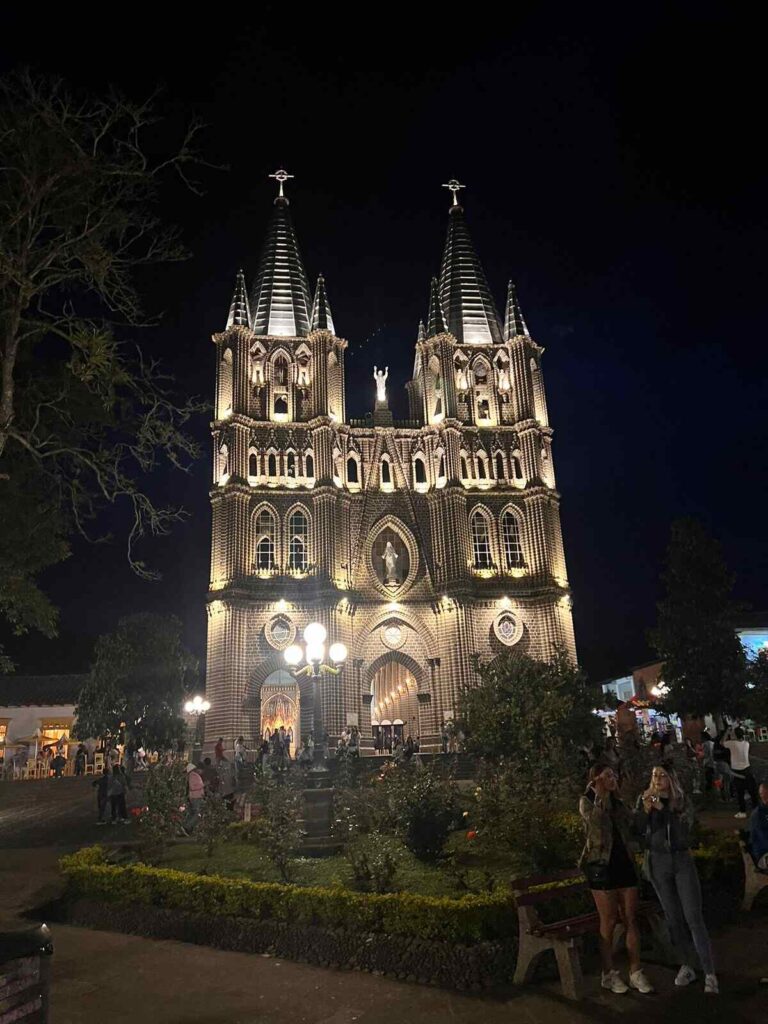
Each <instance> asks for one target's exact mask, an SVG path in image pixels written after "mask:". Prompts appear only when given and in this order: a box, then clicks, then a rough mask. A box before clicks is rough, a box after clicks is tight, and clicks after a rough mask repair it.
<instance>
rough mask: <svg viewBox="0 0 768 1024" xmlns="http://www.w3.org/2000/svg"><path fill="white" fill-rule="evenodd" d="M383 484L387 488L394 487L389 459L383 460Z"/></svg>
mask: <svg viewBox="0 0 768 1024" xmlns="http://www.w3.org/2000/svg"><path fill="white" fill-rule="evenodd" d="M381 482H382V484H385V485H387V486H391V485H392V470H391V469H390V465H389V459H382V460H381Z"/></svg>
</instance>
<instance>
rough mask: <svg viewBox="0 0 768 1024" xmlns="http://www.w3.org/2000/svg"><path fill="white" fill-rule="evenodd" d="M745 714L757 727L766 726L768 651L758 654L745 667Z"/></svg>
mask: <svg viewBox="0 0 768 1024" xmlns="http://www.w3.org/2000/svg"><path fill="white" fill-rule="evenodd" d="M747 687H748V689H749V693H748V694H747V714H748V716H749V717H750V718H751V719H753V720H754V721H755V722H757V723H758V724H759V725H768V651H766V650H765V649H763V650H761V651H759V652H758V655H757V657H756V658H754V659H753V660H751V661H750V662H749V664H748V666H747Z"/></svg>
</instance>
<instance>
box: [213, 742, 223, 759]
mask: <svg viewBox="0 0 768 1024" xmlns="http://www.w3.org/2000/svg"><path fill="white" fill-rule="evenodd" d="M213 756H214V758H215V759H216V764H218V763H219V761H220V760H221V759H222V757H224V737H223V736H219V738H218V740H217V741H216V746H215V747H214V748H213Z"/></svg>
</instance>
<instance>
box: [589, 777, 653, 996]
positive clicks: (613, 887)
mask: <svg viewBox="0 0 768 1024" xmlns="http://www.w3.org/2000/svg"><path fill="white" fill-rule="evenodd" d="M617 790H618V779H617V777H616V773H615V772H614V770H613V768H612V767H611V766H610V765H606V764H602V763H598V764H596V765H594V766H593V767H592V768H591V770H590V773H589V785H588V786H587V789H586V791H585V793H584V795H583V796H582V797H581V799H580V800H579V814H580V815H581V818H582V821H583V823H584V832H585V842H584V849H583V850H582V853H581V857H580V858H579V867H580V868H581V869H582V870H583V871H584V874H585V876H586V878H587V884H588V885H589V888H590V889H591V890H592V898H593V900H594V901H595V906H596V908H597V913H598V915H599V918H600V940H599V941H600V960H601V962H602V968H603V972H602V977H601V979H600V984H601V985H602V987H603V988H605V989H608V990H610V991H611V992H615V993H617V994H621V993H624V992H627V991H628V987H627V985H626V983H625V982H624V980H623V978H622V977H621V975H620V974H619V972H618V971H617V970H616V969H615V968H614V966H613V935H614V932H615V930H616V925H617V924H618V923H619V918H621V920H622V922H623V924H624V927H625V929H626V945H627V953H628V954H629V987H631V988H634V989H636V990H637V991H638V992H643V993H648V992H653V986H652V985H651V983H650V981H649V980H648V978H647V977H646V976H645V972H644V971H643V969H642V965H641V963H640V930H639V928H638V925H637V904H638V878H637V871H636V870H635V865H634V863H633V860H632V857H631V855H630V843H631V836H632V821H633V819H632V813H631V811H630V810H629V809H628V808H627V807H625V805H624V804H623V802H622V801H621V800H620V799H619V797H618V792H617Z"/></svg>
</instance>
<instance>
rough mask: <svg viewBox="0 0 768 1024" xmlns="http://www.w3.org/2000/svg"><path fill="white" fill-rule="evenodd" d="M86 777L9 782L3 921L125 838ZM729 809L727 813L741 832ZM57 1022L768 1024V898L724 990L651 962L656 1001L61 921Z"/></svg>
mask: <svg viewBox="0 0 768 1024" xmlns="http://www.w3.org/2000/svg"><path fill="white" fill-rule="evenodd" d="M93 805H94V799H93V792H92V789H91V786H90V779H88V780H77V779H64V780H61V781H60V782H56V781H53V780H51V781H44V782H25V783H0V925H1V926H2V927H19V926H20V924H24V923H28V922H25V921H24V920H23V918H22V915H23V914H25V912H27V911H29V909H30V908H33V907H35V906H39V905H41V904H43V903H44V902H45V901H46V900H48V899H50V898H52V897H53V896H55V895H56V893H57V892H58V891H59V884H60V882H59V878H58V874H57V870H56V862H57V860H58V858H59V857H60V856H61V854H62V853H64V852H66V851H67V850H70V849H74V848H76V847H78V846H80V845H83V844H84V843H88V842H94V841H101V842H119V841H124V840H125V839H128V838H129V837H130V834H131V832H132V830H133V826H129V827H121V826H115V827H114V828H112V827H110V826H106V827H101V828H97V827H96V826H95V825H94V824H93V818H94V806H93ZM732 814H733V810H732V809H731V808H729V809H728V810H726V811H724V812H723V813H722V814H719V815H718V816H717V817H718V818H719V822H718V824H721V827H733V818H732ZM51 928H52V931H53V937H54V943H55V954H54V958H53V979H54V980H53V991H52V1022H51V1024H81V1022H84V1021H92V1020H96V1019H98V1020H108V1021H109V1022H110V1024H124V1022H125V1024H128V1022H130V1024H136V1021H137V1020H142V1021H147V1022H152V1024H154V1022H158V1024H198V1022H199V1024H203V1022H205V1024H219V1022H221V1024H256V1022H258V1024H278V1022H279V1024H304V1022H307V1024H352V1022H359V1024H392V1022H393V1021H397V1022H398V1024H420V1022H424V1024H433V1022H434V1024H437V1022H438V1021H439V1022H440V1024H445V1022H446V1021H449V1022H451V1024H502V1022H503V1024H509V1022H516V1024H517V1022H519V1024H581V1022H586V1021H597V1022H606V1024H607V1022H612V1021H621V1022H627V1024H634V1022H637V1024H639V1022H640V1021H647V1020H648V1019H652V1020H654V1021H663V1022H666V1021H669V1022H672V1021H674V1022H675V1024H685V1022H687V1021H691V1022H708V1021H715V1020H718V1019H723V1020H726V1021H728V1024H740V1022H742V1021H744V1022H750V1024H751V1022H755V1024H757V1022H763V1024H764V1022H765V1021H767V1020H768V987H761V986H759V984H758V982H759V978H760V977H761V976H765V975H766V974H768V907H766V906H765V905H764V906H763V910H762V911H760V910H758V911H756V912H755V913H754V914H753V915H742V918H741V920H740V921H739V923H738V924H737V925H736V926H733V927H731V928H728V929H726V930H725V931H722V932H719V933H717V934H716V935H715V937H714V944H715V950H716V955H717V958H718V961H719V965H720V971H719V973H720V977H721V986H722V990H723V994H722V995H721V996H720V997H719V998H718V999H715V998H705V996H704V995H703V993H702V991H701V988H700V987H698V988H694V989H691V990H687V991H686V990H675V989H674V986H673V984H672V981H673V972H672V971H670V970H668V969H666V968H660V967H655V966H651V967H650V968H649V969H648V973H649V975H650V976H651V978H652V980H653V981H654V984H655V985H656V986H657V988H658V990H659V994H658V995H656V996H640V995H639V994H629V995H626V996H612V995H609V994H608V993H603V992H602V991H601V990H600V989H599V987H598V985H597V979H596V978H592V979H590V981H591V986H590V991H589V994H588V998H587V999H586V1000H585V1001H584V1002H582V1003H579V1004H573V1003H570V1002H568V1001H567V1000H564V999H562V998H561V997H560V995H559V993H558V987H557V986H556V985H555V984H545V985H539V986H535V987H533V988H526V989H522V990H519V989H515V988H513V987H508V988H504V989H500V990H498V991H495V992H494V993H492V994H491V995H477V996H475V995H462V994H460V993H455V992H447V991H443V990H440V989H436V988H427V987H421V986H417V985H410V984H405V983H400V982H396V981H391V980H390V979H387V978H382V977H374V976H371V975H368V974H363V973H356V972H342V971H333V970H325V969H322V968H319V967H313V966H308V965H305V964H295V963H291V962H289V961H285V960H279V959H275V958H272V957H262V956H251V955H248V954H244V953H228V952H222V951H220V950H213V949H208V948H205V947H201V946H192V945H187V944H185V943H180V942H171V941H157V940H150V939H143V938H140V937H137V936H129V935H120V934H114V933H110V932H101V931H95V930H90V929H81V928H73V927H69V926H65V925H58V924H53V925H52V926H51Z"/></svg>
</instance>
